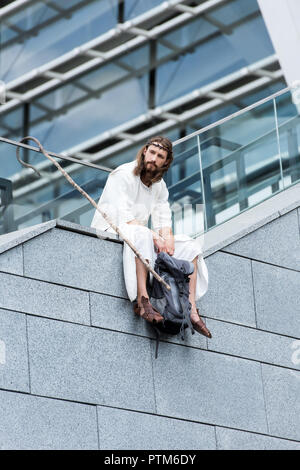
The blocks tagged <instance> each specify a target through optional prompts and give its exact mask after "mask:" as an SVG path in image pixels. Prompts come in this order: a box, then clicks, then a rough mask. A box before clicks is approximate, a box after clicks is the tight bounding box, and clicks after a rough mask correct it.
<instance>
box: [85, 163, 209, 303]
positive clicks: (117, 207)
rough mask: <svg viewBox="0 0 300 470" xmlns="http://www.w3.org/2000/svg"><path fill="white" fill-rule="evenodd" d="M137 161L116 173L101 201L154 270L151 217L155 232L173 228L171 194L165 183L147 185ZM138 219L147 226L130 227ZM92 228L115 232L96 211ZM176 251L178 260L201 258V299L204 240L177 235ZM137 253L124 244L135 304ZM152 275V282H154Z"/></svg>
mask: <svg viewBox="0 0 300 470" xmlns="http://www.w3.org/2000/svg"><path fill="white" fill-rule="evenodd" d="M135 165H136V161H132V162H129V163H125V164H123V165H120V166H119V167H118V168H116V169H115V170H113V171H112V172H111V173H110V175H109V177H108V179H107V182H106V185H105V187H104V189H103V192H102V195H101V197H100V199H99V202H98V207H100V208H101V209H102V210H103V211H104V212H106V213H107V214H108V215H109V216H110V217H111V218H112V220H113V221H114V223H115V224H116V225H117V226H118V227H119V229H120V230H121V231H122V233H123V234H124V235H125V236H126V237H127V238H128V239H130V240H131V242H132V243H133V244H134V245H135V247H136V248H137V249H138V251H139V252H140V253H141V254H142V256H143V257H144V258H145V259H148V260H149V263H150V264H151V266H152V267H153V268H154V263H155V259H156V256H157V254H156V251H155V246H154V243H153V238H152V233H151V231H150V230H149V229H148V227H147V224H148V219H149V216H150V215H151V222H152V226H153V229H154V230H155V231H156V232H158V231H159V229H161V228H163V227H172V218H171V210H170V205H169V202H168V198H169V192H168V189H167V186H166V183H165V182H164V180H161V181H158V182H157V183H154V184H152V185H151V186H150V187H149V188H148V187H147V186H146V185H144V184H143V183H142V181H141V179H140V177H139V176H135V175H134V174H133V169H134V167H135ZM133 219H136V220H138V221H139V222H141V223H142V224H143V226H141V225H130V224H128V223H127V222H130V221H131V220H133ZM91 227H94V228H96V231H97V232H98V231H99V237H100V238H101V232H103V231H106V232H112V233H115V231H114V230H113V229H112V228H111V227H110V225H109V224H108V222H106V220H105V219H104V218H103V217H102V215H101V214H100V213H99V211H95V214H94V217H93V220H92V223H91ZM174 240H175V252H174V255H173V256H174V257H175V258H177V259H185V260H187V261H192V260H193V259H194V258H195V257H196V256H198V259H197V284H196V296H195V298H196V300H199V299H200V298H201V297H202V296H203V295H204V294H205V293H206V291H207V289H208V271H207V267H206V264H205V261H204V258H203V251H202V246H201V243H200V239H198V240H195V239H192V238H191V237H189V236H187V235H183V234H181V235H180V234H177V235H174ZM135 257H136V256H135V254H134V252H133V251H132V249H131V248H130V247H129V246H128V245H127V243H124V248H123V271H124V279H125V286H126V290H127V294H128V297H129V299H130V300H131V302H133V301H134V300H135V299H136V297H137V281H136V265H135ZM152 277H153V276H152V274H150V281H151V280H152Z"/></svg>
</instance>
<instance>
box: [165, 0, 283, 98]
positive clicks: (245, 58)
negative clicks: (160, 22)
mask: <svg viewBox="0 0 300 470" xmlns="http://www.w3.org/2000/svg"><path fill="white" fill-rule="evenodd" d="M244 3H246V6H247V8H246V9H244ZM223 12H226V15H225V16H224V22H223V18H222V14H223ZM218 13H220V14H218ZM227 20H228V21H227ZM158 42H159V44H158V52H157V54H158V59H159V60H160V59H161V58H162V57H166V56H167V55H168V54H170V51H172V48H173V51H172V53H173V58H172V60H169V61H168V62H167V63H163V64H162V65H160V66H159V67H158V68H157V95H156V103H157V105H161V104H165V103H166V102H168V101H170V100H172V99H175V98H178V97H179V96H181V95H182V94H185V93H188V92H190V91H193V90H194V89H195V88H200V87H202V86H204V85H206V84H209V83H211V82H213V81H216V80H218V79H220V78H222V77H224V76H225V75H228V74H230V73H232V72H235V71H237V70H239V69H241V68H242V67H245V66H247V65H249V64H252V63H254V62H256V61H258V60H260V59H263V58H265V57H267V56H269V55H271V54H274V48H273V46H272V43H271V41H270V38H269V35H268V32H267V30H266V27H265V24H264V21H263V18H262V16H261V14H260V10H259V8H258V5H257V2H256V0H249V1H248V0H247V1H246V2H245V1H244V0H235V1H231V2H229V4H228V5H227V6H226V8H225V6H223V7H222V8H217V9H213V10H210V11H209V12H208V13H207V14H205V15H203V16H201V17H198V18H195V19H194V20H191V21H190V22H189V23H188V24H186V25H184V26H181V27H180V28H178V29H176V30H175V31H172V32H171V33H168V34H166V35H164V36H163V37H162V38H159V39H158ZM176 48H180V49H181V51H182V52H181V54H180V55H179V56H178V54H177V55H176V54H175V52H174V49H175V51H176ZM190 70H192V71H193V73H189V71H190Z"/></svg>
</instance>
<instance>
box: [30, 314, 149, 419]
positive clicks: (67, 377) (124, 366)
mask: <svg viewBox="0 0 300 470" xmlns="http://www.w3.org/2000/svg"><path fill="white" fill-rule="evenodd" d="M28 338H29V339H28V341H29V353H30V377H31V387H32V388H31V390H32V393H36V394H38V395H46V396H52V397H56V398H65V399H70V400H75V401H76V400H77V401H82V402H89V403H93V404H102V405H109V406H117V407H124V408H131V409H136V410H142V411H150V412H153V411H154V407H155V405H154V390H153V376H152V365H151V353H150V345H149V340H148V339H147V338H141V337H137V336H134V335H127V334H124V333H117V332H112V331H108V330H103V329H100V328H91V327H85V326H81V325H74V324H70V323H62V322H57V321H55V320H46V319H42V318H37V317H30V318H28Z"/></svg>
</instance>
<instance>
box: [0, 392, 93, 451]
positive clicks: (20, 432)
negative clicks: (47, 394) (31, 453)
mask: <svg viewBox="0 0 300 470" xmlns="http://www.w3.org/2000/svg"><path fill="white" fill-rule="evenodd" d="M8 410H9V412H8ZM0 449H2V450H4V449H7V450H97V449H98V436H97V416H96V407H95V406H89V405H83V404H79V403H70V402H67V401H60V400H52V399H49V398H42V397H35V396H32V395H25V394H19V393H12V392H4V391H0Z"/></svg>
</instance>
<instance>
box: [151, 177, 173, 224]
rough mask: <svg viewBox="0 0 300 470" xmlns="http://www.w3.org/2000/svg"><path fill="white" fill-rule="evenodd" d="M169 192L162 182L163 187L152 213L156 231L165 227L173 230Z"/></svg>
mask: <svg viewBox="0 0 300 470" xmlns="http://www.w3.org/2000/svg"><path fill="white" fill-rule="evenodd" d="M168 199H169V191H168V189H167V186H166V183H165V182H164V181H163V180H162V186H161V190H160V193H159V195H158V198H157V200H156V203H155V205H154V207H153V208H152V211H151V219H152V225H153V228H154V230H155V231H158V230H159V229H161V228H163V227H170V228H172V214H171V209H170V204H169V201H168Z"/></svg>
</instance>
